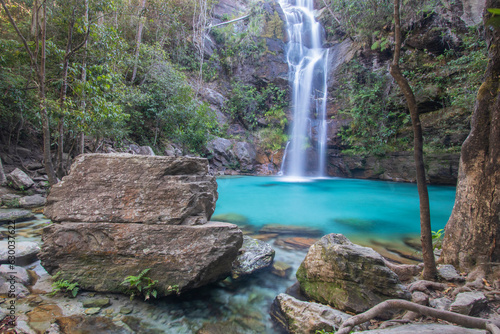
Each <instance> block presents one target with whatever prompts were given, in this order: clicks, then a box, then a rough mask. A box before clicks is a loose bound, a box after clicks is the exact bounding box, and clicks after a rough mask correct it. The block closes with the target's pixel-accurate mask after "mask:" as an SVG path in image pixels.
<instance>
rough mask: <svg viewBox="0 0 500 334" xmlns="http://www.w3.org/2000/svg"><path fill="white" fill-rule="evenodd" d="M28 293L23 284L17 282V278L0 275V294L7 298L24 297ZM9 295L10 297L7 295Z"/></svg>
mask: <svg viewBox="0 0 500 334" xmlns="http://www.w3.org/2000/svg"><path fill="white" fill-rule="evenodd" d="M29 294H30V291H29V290H28V289H27V288H26V287H25V286H24V284H22V283H20V282H17V280H15V279H14V280H11V279H7V278H5V277H1V276H0V295H6V296H7V297H8V298H13V297H12V296H15V298H24V297H26V296H27V295H29ZM9 296H11V297H9Z"/></svg>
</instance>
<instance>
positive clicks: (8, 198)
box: [0, 194, 21, 208]
mask: <svg viewBox="0 0 500 334" xmlns="http://www.w3.org/2000/svg"><path fill="white" fill-rule="evenodd" d="M20 198H21V196H19V195H15V194H6V195H3V196H2V197H1V198H0V200H1V204H2V205H5V206H6V207H8V208H18V207H19V199H20Z"/></svg>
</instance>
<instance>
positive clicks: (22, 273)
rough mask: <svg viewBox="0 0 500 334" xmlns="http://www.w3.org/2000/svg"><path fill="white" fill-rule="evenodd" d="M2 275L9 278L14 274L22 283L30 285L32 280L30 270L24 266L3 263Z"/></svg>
mask: <svg viewBox="0 0 500 334" xmlns="http://www.w3.org/2000/svg"><path fill="white" fill-rule="evenodd" d="M0 276H1V277H4V278H6V279H7V280H9V279H11V278H12V276H13V277H15V279H16V282H19V283H22V284H24V285H29V284H30V282H31V278H30V276H29V274H28V271H27V270H26V269H24V268H23V267H19V266H14V267H12V268H11V267H10V265H6V264H3V265H1V266H0Z"/></svg>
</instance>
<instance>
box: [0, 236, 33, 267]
mask: <svg viewBox="0 0 500 334" xmlns="http://www.w3.org/2000/svg"><path fill="white" fill-rule="evenodd" d="M8 247H9V244H8V241H0V264H5V263H9V264H17V265H25V264H30V263H33V262H35V261H36V260H37V254H38V252H39V251H40V247H39V246H38V244H37V243H36V242H31V241H22V242H16V245H15V249H14V250H15V254H13V255H12V254H10V255H9V248H8ZM9 256H15V263H11V261H10V260H12V258H9Z"/></svg>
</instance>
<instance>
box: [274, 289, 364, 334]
mask: <svg viewBox="0 0 500 334" xmlns="http://www.w3.org/2000/svg"><path fill="white" fill-rule="evenodd" d="M271 317H272V318H273V320H274V321H275V323H277V324H278V325H279V326H280V327H281V328H282V329H284V330H285V331H287V333H291V334H316V331H319V330H325V331H328V332H330V331H334V330H337V329H338V328H339V327H340V325H341V324H342V323H343V322H344V321H346V320H347V319H349V318H350V317H351V316H350V315H348V314H346V313H344V312H341V311H338V310H335V309H333V308H331V307H329V306H326V305H322V304H318V303H309V302H304V301H300V300H298V299H296V298H294V297H292V296H289V295H287V294H284V293H281V294H279V295H278V296H277V297H276V299H275V300H274V303H273V305H272V307H271ZM361 328H363V327H355V329H356V330H359V329H361Z"/></svg>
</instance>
